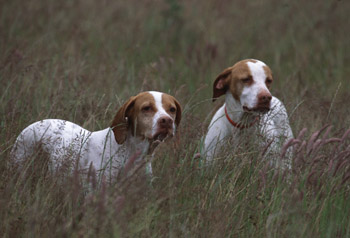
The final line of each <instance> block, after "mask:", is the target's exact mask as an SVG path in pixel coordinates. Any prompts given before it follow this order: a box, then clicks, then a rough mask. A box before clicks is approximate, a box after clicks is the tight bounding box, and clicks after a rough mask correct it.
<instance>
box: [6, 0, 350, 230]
mask: <svg viewBox="0 0 350 238" xmlns="http://www.w3.org/2000/svg"><path fill="white" fill-rule="evenodd" d="M349 10H350V4H349V3H348V2H347V1H326V0H321V1H308V2H305V1H301V0H297V1H277V0H266V1H258V0H253V1H243V0H237V1H226V0H220V1H214V0H207V1H201V2H198V1H193V0H189V1H175V0H154V1H151V0H147V1H136V0H130V1H108V0H103V1H95V0H84V1H83V0H76V1H40V0H28V1H18V0H13V1H0V11H1V14H0V32H1V34H0V52H1V54H0V85H1V86H0V128H1V130H0V176H1V177H0V220H1V222H0V231H1V234H2V236H4V237H19V236H31V237H37V236H41V237H45V236H47V237H48V236H50V237H52V236H53V235H54V236H69V237H71V236H73V237H77V236H91V237H96V236H99V237H100V236H117V237H118V236H120V237H125V236H130V237H132V236H143V237H158V236H160V237H164V236H171V237H184V236H185V237H227V236H231V237H349V236H350V235H349V232H350V229H349V226H350V220H349V218H348V217H349V216H348V214H349V212H350V203H349V202H348V200H349V178H350V174H349V163H348V161H349V159H350V155H349V131H347V129H348V128H350V120H349V113H350V109H349V108H350V107H349V103H348V98H349V90H350V86H349V85H350V84H349V83H348V79H347V76H348V75H349V74H350V67H349V55H350V51H349V42H350V35H349V34H348V32H347V29H348V28H349V24H348V12H349ZM244 58H257V59H260V60H262V61H264V62H266V63H267V64H268V65H269V66H270V67H271V68H272V70H273V72H274V77H275V81H274V85H273V87H272V93H273V94H274V95H276V96H277V97H279V98H280V99H281V100H282V101H283V102H284V104H285V105H286V107H287V110H288V112H289V115H290V122H291V126H292V129H293V131H294V133H295V135H296V139H295V140H294V141H291V142H290V144H288V145H286V147H287V146H294V147H295V150H296V153H295V155H294V158H293V164H294V166H293V171H291V172H290V173H283V172H281V171H276V170H274V169H272V168H270V167H269V166H268V162H267V161H266V160H264V159H262V158H263V156H262V153H263V150H262V149H257V147H255V146H254V145H247V143H242V144H241V145H239V146H237V148H235V149H234V150H233V151H224V152H223V157H222V159H218V160H217V163H216V164H215V166H213V167H211V168H207V167H205V166H203V165H202V164H201V161H200V160H199V159H194V157H193V155H194V154H195V153H197V152H198V151H199V148H200V146H201V145H202V139H203V136H204V134H205V132H206V128H207V126H208V123H209V120H210V117H211V115H212V112H213V110H214V109H215V107H216V106H217V104H215V105H212V104H211V100H210V99H211V93H212V92H211V84H212V82H213V80H214V79H215V76H216V75H217V74H218V73H220V72H221V71H222V70H223V69H224V68H226V67H228V66H231V65H232V64H233V63H235V62H236V61H238V60H240V59H244ZM143 90H159V91H164V92H168V93H171V94H173V95H175V96H176V97H177V98H178V99H179V101H180V102H181V103H182V105H183V108H184V115H183V120H182V122H181V127H180V131H179V132H180V133H179V140H178V141H170V142H167V143H166V144H162V145H160V146H159V147H158V148H157V150H156V153H155V157H156V158H155V159H154V162H153V167H154V176H153V178H152V181H149V180H147V179H144V177H143V174H142V173H136V174H135V175H133V176H131V178H127V179H126V178H121V179H120V181H119V182H120V183H110V182H108V181H105V180H103V179H102V181H101V182H100V183H99V182H98V180H97V178H95V177H94V176H93V175H92V174H93V173H91V174H90V176H88V178H86V177H80V176H79V174H78V173H77V172H74V173H73V174H68V173H65V172H61V173H57V174H55V175H52V174H45V173H44V172H42V171H41V170H40V168H39V169H36V168H32V167H28V169H29V172H30V173H29V174H27V176H23V174H22V173H20V174H16V170H15V169H14V168H12V167H10V166H9V164H10V163H9V162H10V161H11V157H10V155H9V151H10V149H11V146H12V145H13V143H14V140H15V138H16V136H17V135H18V133H19V132H20V131H21V130H22V129H23V128H24V127H25V126H27V125H29V124H30V123H32V122H34V121H37V120H41V119H44V118H62V119H66V120H70V121H73V122H75V123H77V124H80V125H82V126H83V127H85V128H87V129H89V130H98V129H103V128H106V127H107V126H109V124H110V122H111V119H112V117H113V116H114V114H115V112H116V110H117V108H118V106H120V105H121V104H122V102H124V101H125V100H126V99H127V98H128V97H129V96H131V95H134V94H136V93H138V92H139V91H143ZM218 103H220V102H218ZM328 124H329V125H332V127H330V126H328V127H324V125H328ZM303 128H307V130H305V129H303ZM299 132H300V133H299ZM284 149H286V148H284ZM40 157H41V155H40V154H38V155H37V156H35V157H34V158H33V159H35V161H39V159H40ZM87 180H88V181H87ZM86 184H90V185H89V186H88V187H86Z"/></svg>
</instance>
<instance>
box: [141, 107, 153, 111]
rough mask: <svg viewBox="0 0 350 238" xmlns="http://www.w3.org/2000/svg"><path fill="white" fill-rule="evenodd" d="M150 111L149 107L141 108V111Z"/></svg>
mask: <svg viewBox="0 0 350 238" xmlns="http://www.w3.org/2000/svg"><path fill="white" fill-rule="evenodd" d="M150 110H151V106H145V107H143V108H142V111H144V112H149V111H150Z"/></svg>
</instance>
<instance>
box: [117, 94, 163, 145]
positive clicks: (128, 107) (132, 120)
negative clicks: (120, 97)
mask: <svg viewBox="0 0 350 238" xmlns="http://www.w3.org/2000/svg"><path fill="white" fill-rule="evenodd" d="M147 107H149V109H148V110H144V109H145V108H147ZM156 112H157V108H156V105H155V101H154V97H153V96H152V95H151V94H150V93H148V92H142V93H140V94H138V95H136V96H134V97H131V98H130V99H129V100H128V101H127V102H126V103H124V105H123V106H122V107H121V108H120V109H119V110H118V112H117V114H116V116H115V117H114V119H113V121H112V125H111V128H112V130H113V132H114V136H115V139H116V141H117V142H118V144H123V143H124V141H125V140H126V137H127V133H128V130H129V129H131V133H132V134H133V135H136V136H141V137H145V136H146V133H147V129H150V128H152V120H153V116H154V114H155V113H156Z"/></svg>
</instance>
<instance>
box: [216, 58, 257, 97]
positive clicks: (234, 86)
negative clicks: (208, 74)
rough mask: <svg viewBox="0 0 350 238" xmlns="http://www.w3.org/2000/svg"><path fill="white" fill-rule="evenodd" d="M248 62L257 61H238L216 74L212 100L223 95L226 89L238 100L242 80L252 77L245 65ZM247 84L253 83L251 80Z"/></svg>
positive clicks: (242, 84) (241, 88)
mask: <svg viewBox="0 0 350 238" xmlns="http://www.w3.org/2000/svg"><path fill="white" fill-rule="evenodd" d="M248 62H253V63H256V62H257V61H256V60H252V59H247V60H242V61H239V62H237V63H236V64H234V65H233V66H232V67H229V68H227V69H225V70H224V71H223V72H222V73H221V74H219V75H218V76H217V78H216V79H215V82H214V85H213V101H215V100H216V98H218V97H220V96H222V95H224V94H225V93H226V91H227V90H228V89H229V90H230V91H231V93H232V96H233V97H234V98H235V99H236V100H239V97H240V95H241V93H242V90H243V87H244V83H243V81H242V80H244V79H247V78H250V79H252V75H251V72H250V69H249V67H248V65H247V63H248ZM247 84H248V85H251V84H253V80H251V81H249V82H247Z"/></svg>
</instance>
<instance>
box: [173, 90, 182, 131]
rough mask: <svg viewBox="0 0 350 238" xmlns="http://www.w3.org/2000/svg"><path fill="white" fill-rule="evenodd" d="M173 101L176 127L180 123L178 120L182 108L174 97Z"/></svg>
mask: <svg viewBox="0 0 350 238" xmlns="http://www.w3.org/2000/svg"><path fill="white" fill-rule="evenodd" d="M173 98H174V97H173ZM174 102H175V105H176V118H175V124H176V127H178V126H179V124H180V121H181V115H182V108H181V105H180V103H179V102H178V101H177V100H176V99H175V98H174Z"/></svg>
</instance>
